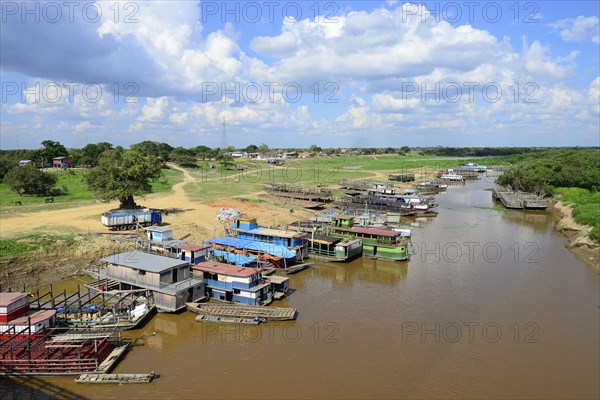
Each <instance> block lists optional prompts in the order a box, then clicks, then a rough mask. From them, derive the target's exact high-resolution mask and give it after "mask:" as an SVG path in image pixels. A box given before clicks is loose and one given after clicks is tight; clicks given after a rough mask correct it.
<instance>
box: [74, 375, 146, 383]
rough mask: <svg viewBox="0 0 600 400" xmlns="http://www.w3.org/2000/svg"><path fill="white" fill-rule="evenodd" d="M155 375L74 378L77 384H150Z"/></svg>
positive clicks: (84, 376) (85, 376)
mask: <svg viewBox="0 0 600 400" xmlns="http://www.w3.org/2000/svg"><path fill="white" fill-rule="evenodd" d="M154 377H155V374H154V372H151V373H149V374H81V375H79V376H78V377H77V378H75V382H77V383H104V384H107V383H112V384H119V385H121V384H125V383H150V382H152V380H153V379H154Z"/></svg>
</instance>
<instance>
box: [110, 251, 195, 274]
mask: <svg viewBox="0 0 600 400" xmlns="http://www.w3.org/2000/svg"><path fill="white" fill-rule="evenodd" d="M100 261H102V262H107V263H111V264H117V265H122V266H124V267H128V268H135V269H139V270H142V271H147V272H155V273H158V272H162V271H164V270H167V269H171V268H175V267H179V266H181V265H189V262H187V261H183V260H178V259H176V258H169V257H164V256H157V255H154V254H148V253H144V252H142V251H135V250H134V251H128V252H125V253H119V254H114V255H112V256H108V257H104V258H102V259H100Z"/></svg>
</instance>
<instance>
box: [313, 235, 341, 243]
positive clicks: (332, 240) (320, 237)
mask: <svg viewBox="0 0 600 400" xmlns="http://www.w3.org/2000/svg"><path fill="white" fill-rule="evenodd" d="M313 237H314V240H315V242H322V243H327V244H335V243H338V242H341V241H342V239H340V238H338V237H334V236H325V235H317V234H314V235H308V236H307V237H306V240H310V241H311V242H312V239H313Z"/></svg>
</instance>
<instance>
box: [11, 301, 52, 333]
mask: <svg viewBox="0 0 600 400" xmlns="http://www.w3.org/2000/svg"><path fill="white" fill-rule="evenodd" d="M55 316H56V311H55V310H33V309H30V308H29V295H28V294H27V293H0V338H8V337H13V336H31V335H36V334H38V333H40V332H42V331H44V330H46V329H48V328H51V327H53V326H54V324H55Z"/></svg>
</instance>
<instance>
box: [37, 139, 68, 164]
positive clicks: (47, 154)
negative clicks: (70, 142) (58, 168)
mask: <svg viewBox="0 0 600 400" xmlns="http://www.w3.org/2000/svg"><path fill="white" fill-rule="evenodd" d="M42 146H43V147H42V148H41V149H39V150H37V151H36V159H37V160H39V161H42V160H43V161H44V163H46V164H48V163H51V162H52V159H53V158H54V157H61V156H67V155H69V153H68V152H67V149H66V148H65V146H63V145H62V144H61V143H60V142H55V141H53V140H44V141H43V142H42Z"/></svg>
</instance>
